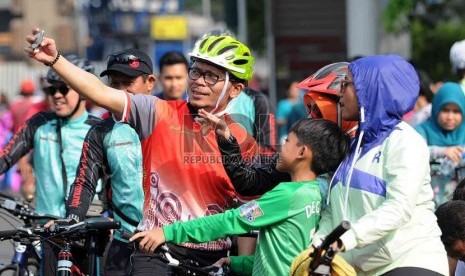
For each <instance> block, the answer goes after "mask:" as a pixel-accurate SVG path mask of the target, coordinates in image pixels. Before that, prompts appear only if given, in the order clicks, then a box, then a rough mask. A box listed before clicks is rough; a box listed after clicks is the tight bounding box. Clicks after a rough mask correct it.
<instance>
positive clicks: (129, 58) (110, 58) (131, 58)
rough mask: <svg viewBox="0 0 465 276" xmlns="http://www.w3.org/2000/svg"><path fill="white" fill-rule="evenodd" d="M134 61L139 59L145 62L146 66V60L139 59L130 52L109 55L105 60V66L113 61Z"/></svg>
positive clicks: (125, 62) (113, 62) (127, 62)
mask: <svg viewBox="0 0 465 276" xmlns="http://www.w3.org/2000/svg"><path fill="white" fill-rule="evenodd" d="M134 61H139V62H143V63H145V64H146V65H147V66H148V64H147V62H145V61H143V60H141V59H140V58H138V57H136V56H135V55H131V54H124V53H123V54H117V55H109V56H108V61H107V67H110V66H112V65H113V64H115V63H119V64H129V63H131V62H134Z"/></svg>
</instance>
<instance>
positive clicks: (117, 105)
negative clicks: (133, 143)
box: [24, 28, 126, 118]
mask: <svg viewBox="0 0 465 276" xmlns="http://www.w3.org/2000/svg"><path fill="white" fill-rule="evenodd" d="M38 32H39V29H38V28H36V29H34V30H33V31H32V34H31V35H28V36H27V38H26V41H27V42H28V43H31V44H32V43H34V41H35V37H34V35H35V34H36V33H38ZM24 51H25V52H26V53H27V54H28V55H29V57H30V58H34V59H36V60H37V61H40V62H42V63H44V64H46V65H50V66H52V67H53V69H54V70H55V71H56V72H57V74H58V75H59V76H60V77H61V78H62V79H63V80H64V81H65V82H66V83H67V84H68V85H69V86H70V87H71V88H73V89H74V90H75V91H76V92H78V93H79V94H80V95H81V96H83V97H84V98H86V99H88V100H90V101H92V102H93V103H95V104H96V105H98V106H101V107H103V108H105V109H108V110H110V111H111V112H112V113H113V114H114V115H115V116H116V117H117V118H121V115H122V113H123V109H124V106H125V101H126V96H125V93H124V92H122V91H120V90H116V89H113V88H111V87H109V86H106V85H105V84H103V83H102V82H101V81H100V80H99V79H98V78H97V77H96V76H94V75H92V74H91V73H88V72H86V71H84V70H82V69H80V68H78V67H77V66H75V65H73V64H72V63H70V62H69V61H67V60H66V59H65V58H64V57H63V56H61V55H60V53H59V52H58V50H57V46H56V44H55V40H53V39H51V38H48V37H44V38H43V41H42V44H41V45H40V46H39V47H38V48H36V49H32V48H31V45H29V46H27V47H26V48H25V49H24Z"/></svg>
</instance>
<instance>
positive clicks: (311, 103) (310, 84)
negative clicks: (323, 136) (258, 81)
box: [298, 62, 358, 136]
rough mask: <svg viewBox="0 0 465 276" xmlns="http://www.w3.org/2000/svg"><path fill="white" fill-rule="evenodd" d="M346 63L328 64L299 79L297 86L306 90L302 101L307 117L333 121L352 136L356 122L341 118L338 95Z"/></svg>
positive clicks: (344, 74)
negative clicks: (301, 79) (303, 78)
mask: <svg viewBox="0 0 465 276" xmlns="http://www.w3.org/2000/svg"><path fill="white" fill-rule="evenodd" d="M348 65H349V63H347V62H338V63H333V64H329V65H327V66H325V67H323V68H321V69H319V70H318V71H317V72H316V73H315V74H313V75H310V76H309V77H308V78H306V79H305V80H303V81H301V82H300V83H299V84H298V87H299V88H301V89H304V90H307V93H306V94H305V95H304V103H305V107H306V109H307V114H308V116H309V117H312V118H323V119H326V120H330V121H333V122H335V123H337V124H338V125H339V126H340V127H341V129H342V130H343V131H345V132H346V133H348V134H351V136H353V135H355V131H354V130H355V129H356V127H357V124H358V123H357V121H345V120H342V118H341V106H340V105H339V96H338V94H339V92H340V89H341V81H342V80H343V79H344V78H345V76H346V74H347V72H348V70H349V69H348Z"/></svg>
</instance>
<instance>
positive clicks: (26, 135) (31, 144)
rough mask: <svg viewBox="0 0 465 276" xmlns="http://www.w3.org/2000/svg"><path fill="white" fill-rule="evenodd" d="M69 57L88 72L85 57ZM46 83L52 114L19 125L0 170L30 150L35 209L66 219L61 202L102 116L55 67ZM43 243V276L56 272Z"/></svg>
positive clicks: (90, 69) (1, 155) (0, 157)
mask: <svg viewBox="0 0 465 276" xmlns="http://www.w3.org/2000/svg"><path fill="white" fill-rule="evenodd" d="M67 59H68V60H69V61H70V62H71V63H73V64H74V65H76V66H78V67H79V68H82V69H83V70H85V71H87V72H90V73H93V71H94V66H93V65H91V64H90V63H89V62H88V61H87V60H85V59H80V58H78V57H76V56H67ZM47 82H48V84H49V85H48V86H47V87H46V88H45V89H44V91H45V93H46V94H47V95H49V96H51V97H52V99H53V109H54V112H53V113H51V112H40V113H38V114H36V115H35V116H33V117H32V118H30V119H29V120H28V121H26V123H25V124H23V125H22V126H21V127H20V128H19V129H18V131H17V132H16V133H15V135H14V136H13V137H12V138H11V140H10V141H9V143H8V144H7V145H6V147H4V148H3V150H2V151H1V153H0V174H3V173H5V172H6V171H7V170H8V169H9V168H10V167H11V166H13V165H14V164H15V163H16V162H17V161H18V160H19V159H20V158H21V157H22V156H24V155H26V154H27V153H28V152H29V151H30V150H32V149H33V150H34V152H33V156H32V163H33V167H34V171H35V176H36V200H37V203H36V204H37V206H36V211H37V212H38V213H44V214H51V215H55V216H59V217H64V216H65V202H66V199H67V196H68V194H69V190H70V186H71V184H73V181H74V179H75V178H76V169H77V167H78V163H79V157H80V156H81V151H82V147H83V141H84V138H85V136H86V134H87V131H88V130H89V128H90V127H91V126H92V125H94V124H96V123H98V122H99V121H100V119H99V118H97V117H94V116H92V115H90V114H89V113H88V112H87V111H86V103H85V100H84V99H83V98H82V97H80V96H79V94H78V93H77V92H75V91H74V90H73V89H71V88H70V87H69V86H68V85H67V84H66V83H65V82H64V81H63V80H62V79H61V78H60V77H59V76H58V75H57V74H56V73H55V71H54V70H53V69H50V70H49V71H48V74H47ZM99 189H101V188H99ZM43 247H44V254H43V264H42V268H43V275H55V273H56V271H55V268H56V267H57V266H56V260H53V258H54V257H56V256H57V254H53V253H50V252H49V250H51V249H50V246H48V245H47V244H46V243H43ZM57 252H58V251H57ZM73 254H74V253H73ZM50 258H52V260H50ZM77 259H80V258H79V257H78V258H77Z"/></svg>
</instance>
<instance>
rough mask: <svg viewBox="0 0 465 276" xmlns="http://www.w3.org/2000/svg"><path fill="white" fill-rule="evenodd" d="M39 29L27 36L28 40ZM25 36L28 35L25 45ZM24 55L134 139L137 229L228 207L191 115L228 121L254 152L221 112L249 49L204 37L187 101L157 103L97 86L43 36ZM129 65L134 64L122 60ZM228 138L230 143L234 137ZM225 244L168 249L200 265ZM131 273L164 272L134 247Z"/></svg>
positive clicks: (248, 60) (245, 147) (205, 128)
mask: <svg viewBox="0 0 465 276" xmlns="http://www.w3.org/2000/svg"><path fill="white" fill-rule="evenodd" d="M38 31H39V30H38V29H36V30H34V31H33V35H34V34H35V33H37V32H38ZM33 35H30V36H28V38H27V40H28V41H29V42H30V43H33V42H34V37H33ZM25 51H26V52H27V53H28V54H29V56H30V57H32V58H35V59H36V60H38V61H40V62H43V63H45V64H46V65H49V66H53V68H54V69H55V71H56V72H57V73H58V74H59V75H60V76H61V77H62V78H63V79H65V80H66V81H67V83H69V84H70V86H71V87H73V88H74V89H75V90H76V91H77V92H78V93H80V94H81V95H82V96H83V97H85V98H87V99H89V100H91V101H92V102H94V103H96V104H97V105H99V106H101V107H103V108H106V109H108V110H109V111H111V112H112V113H113V115H114V117H115V118H116V119H117V120H119V121H122V122H127V123H129V124H130V125H131V126H132V127H133V128H134V129H135V130H136V132H137V133H138V135H139V137H140V139H141V142H142V153H143V163H144V164H143V169H144V179H143V185H144V193H145V200H144V208H143V212H144V214H143V219H142V221H141V223H140V224H139V227H138V229H139V230H142V231H146V230H150V229H153V228H158V227H162V226H164V225H169V224H172V223H173V222H176V221H188V220H191V219H193V218H199V217H204V216H207V215H211V214H215V213H219V212H223V211H224V210H226V209H230V208H232V207H234V206H233V204H234V202H235V198H236V193H235V189H234V187H233V185H232V184H231V182H230V180H229V177H228V175H227V174H226V172H225V170H224V168H223V165H222V158H221V154H220V152H219V150H218V144H217V140H216V139H217V138H216V135H215V131H213V128H214V126H211V125H209V124H208V123H206V122H205V121H202V120H200V119H199V117H198V115H197V114H198V112H199V111H200V110H204V111H207V112H211V113H213V114H215V115H216V116H218V117H221V118H222V119H224V120H225V121H226V122H227V123H229V124H230V129H231V133H232V134H233V135H232V136H231V139H237V140H238V141H239V142H240V144H241V148H242V152H244V153H245V155H252V154H255V152H256V149H257V147H256V144H255V140H253V138H252V137H251V136H250V135H248V134H247V132H246V131H245V130H244V129H243V128H241V127H240V126H238V125H237V124H234V123H233V121H232V120H231V119H230V118H229V116H228V115H225V112H224V110H225V108H226V106H227V104H228V102H229V101H230V100H231V99H233V98H235V97H237V96H238V95H239V93H240V92H241V91H242V90H243V89H244V87H245V86H246V85H247V84H248V82H249V81H250V80H251V78H252V74H253V69H252V64H253V62H254V58H253V57H252V54H251V52H250V50H249V49H248V48H247V46H245V45H244V44H242V43H241V42H239V41H237V40H236V39H234V38H232V37H230V36H208V37H206V38H204V39H202V40H201V41H199V42H198V43H197V44H196V46H195V47H194V50H193V51H192V53H190V54H189V55H190V57H191V59H192V62H193V64H192V67H191V68H190V69H189V72H188V76H189V80H188V87H189V91H188V96H189V101H173V102H169V101H164V100H160V99H158V98H156V97H154V96H150V95H132V94H131V93H128V92H124V91H121V90H116V89H113V88H111V87H108V86H105V85H104V84H103V83H101V82H100V80H99V79H97V78H96V77H94V76H92V75H91V74H88V73H86V72H84V71H82V70H80V69H79V68H77V67H75V66H73V65H72V64H71V63H69V62H68V61H67V60H66V59H65V58H63V57H61V56H60V54H59V52H58V51H57V48H56V44H55V41H54V40H52V39H50V38H47V37H45V38H44V39H43V42H42V44H41V46H40V47H39V48H36V49H32V48H30V47H27V48H26V49H25ZM125 62H127V63H128V64H129V65H130V66H138V65H139V64H140V63H141V62H143V61H141V60H139V59H137V57H132V56H130V55H128V56H127V57H126V59H125ZM234 137H235V138H234ZM230 246H231V241H230V240H229V239H228V238H226V239H218V240H216V241H212V242H207V243H203V244H194V243H183V244H181V245H174V244H168V247H169V248H170V252H171V253H172V254H174V255H175V256H176V258H178V259H183V258H186V259H187V258H189V259H191V260H194V261H196V262H198V263H199V264H200V265H201V266H205V265H210V264H213V263H214V262H215V261H217V260H218V259H220V258H221V257H225V256H226V255H227V252H228V249H229V248H230ZM131 258H132V260H131V261H132V264H133V268H132V271H131V273H132V274H133V275H164V273H165V271H166V264H165V263H164V262H163V261H161V260H159V259H157V258H153V257H152V256H151V255H148V254H146V253H145V252H143V251H141V250H137V251H136V252H135V253H134V254H133V255H132V257H131Z"/></svg>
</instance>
